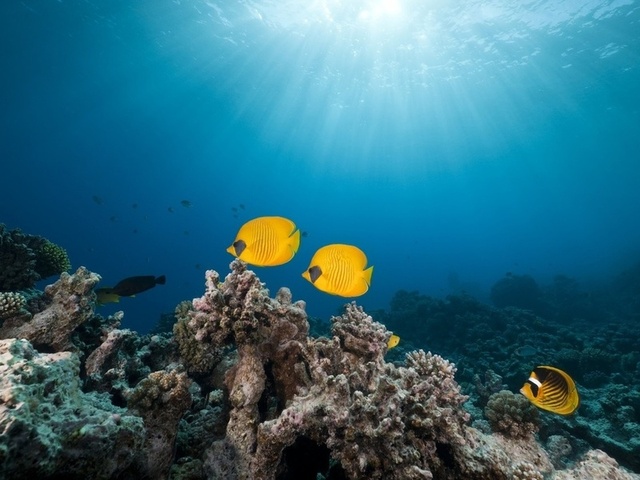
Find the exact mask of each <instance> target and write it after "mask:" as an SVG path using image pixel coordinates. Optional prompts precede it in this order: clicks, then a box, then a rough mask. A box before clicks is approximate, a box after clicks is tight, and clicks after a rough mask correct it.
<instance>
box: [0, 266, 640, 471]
mask: <svg viewBox="0 0 640 480" xmlns="http://www.w3.org/2000/svg"><path fill="white" fill-rule="evenodd" d="M96 281H97V276H96V275H95V274H92V273H90V272H88V271H86V269H82V268H81V269H79V270H78V271H77V272H76V273H75V274H74V275H68V274H62V276H61V279H60V280H59V281H58V282H56V284H54V285H52V286H49V287H47V289H46V290H45V293H44V294H42V295H34V296H31V300H27V302H26V305H24V306H23V309H24V310H27V311H28V314H23V313H20V314H19V315H17V316H14V315H13V314H12V315H10V316H9V317H7V318H6V319H5V320H4V323H3V324H2V326H1V327H0V332H1V333H3V334H4V335H11V334H13V335H21V336H22V335H24V336H27V338H29V339H30V340H31V341H32V342H33V346H32V345H31V344H30V343H29V342H27V341H26V340H17V339H15V338H13V339H5V340H1V341H0V431H2V435H1V436H0V472H2V473H3V474H5V475H7V476H8V477H7V478H16V479H22V478H41V479H56V478H62V477H64V478H99V479H118V480H132V479H138V478H142V479H151V478H153V479H161V480H162V479H169V478H170V479H174V480H177V479H189V480H204V479H209V478H220V479H228V480H248V479H251V480H254V479H255V480H276V479H277V480H293V479H316V478H324V479H326V480H338V479H341V480H344V479H351V480H359V479H390V480H400V479H402V480H404V479H407V480H411V479H438V480H457V479H461V478H464V479H466V480H486V479H492V480H510V479H522V480H525V479H527V480H528V479H532V480H538V479H540V478H548V479H551V480H553V479H568V478H594V479H598V478H612V479H621V480H631V479H634V480H638V478H639V477H638V476H636V475H633V474H631V473H628V472H626V471H624V470H623V469H622V468H620V467H619V466H618V465H617V464H616V462H615V461H614V460H613V459H611V458H610V457H608V456H607V455H606V454H604V453H603V452H599V451H595V452H589V453H587V456H586V457H584V459H583V460H582V461H581V462H579V463H578V464H577V465H575V466H573V467H572V470H555V469H554V467H555V468H567V467H571V465H572V464H571V459H570V458H569V455H575V453H576V452H578V454H582V453H584V452H585V451H586V449H587V448H586V447H587V446H588V445H587V444H586V443H585V442H584V441H583V442H582V443H578V442H577V441H576V440H575V438H576V436H577V434H581V435H582V436H583V437H589V435H593V436H595V435H596V434H597V432H596V427H594V428H591V429H589V430H587V425H588V424H589V422H588V421H587V420H586V418H587V417H586V416H585V418H582V417H581V416H578V418H577V419H573V418H571V419H561V420H560V421H558V420H552V421H547V422H545V423H543V424H542V425H541V428H540V431H539V437H540V439H541V440H543V441H546V443H545V445H546V449H547V450H548V452H547V451H545V449H544V448H542V444H541V443H538V438H537V437H536V435H534V434H533V431H534V430H535V428H536V422H535V418H534V417H535V414H536V413H537V411H536V410H535V409H533V407H532V406H531V405H529V404H528V403H527V402H526V401H525V402H524V403H523V400H524V397H521V396H519V395H514V394H513V393H510V392H508V391H505V392H500V391H499V390H500V389H503V388H504V385H505V384H509V383H510V380H509V378H503V377H501V376H500V375H498V374H497V373H496V371H502V368H503V367H504V365H505V364H506V365H512V366H513V365H514V363H512V362H519V361H522V357H520V356H518V355H516V356H514V357H513V359H510V358H509V357H505V356H503V357H500V356H499V355H497V354H496V358H497V360H496V359H494V361H493V363H494V366H495V368H496V369H495V370H493V371H491V370H489V368H488V366H489V364H490V363H489V361H488V360H486V361H485V360H484V359H481V361H480V360H478V361H477V363H479V364H480V365H478V366H476V368H475V371H473V370H469V371H467V372H463V373H462V377H463V378H466V379H467V380H466V381H467V382H468V383H467V385H468V387H469V393H470V395H474V396H475V401H474V402H473V403H474V404H472V402H467V397H466V396H465V395H463V394H462V391H461V388H460V386H459V385H458V383H457V381H456V378H457V374H458V372H457V371H456V368H455V366H454V365H453V364H452V363H450V362H449V361H447V360H445V358H444V356H441V355H438V354H435V353H430V352H425V351H424V350H420V349H416V350H414V351H410V352H409V353H407V354H406V355H404V358H402V359H401V358H400V355H399V354H398V353H397V351H398V349H394V350H393V351H391V352H388V351H387V341H388V339H389V337H390V332H389V331H388V330H387V329H386V327H385V326H384V325H382V324H381V323H378V322H376V321H374V320H373V319H372V317H371V316H369V315H368V314H367V313H365V312H364V311H363V309H362V308H360V307H358V306H357V305H356V304H354V303H352V304H348V305H347V306H346V307H345V311H344V313H343V314H342V315H340V316H336V317H334V318H333V319H332V325H331V332H330V335H329V336H327V337H312V336H309V322H308V318H307V315H306V312H305V304H304V302H301V301H296V302H294V301H293V298H292V295H291V292H290V291H289V290H288V289H286V288H282V289H280V290H279V291H278V293H277V294H276V295H275V298H271V297H270V295H269V292H268V291H267V290H266V288H265V286H264V284H262V283H261V282H260V280H259V279H258V278H257V276H256V275H255V274H254V273H253V272H252V271H250V270H248V269H247V267H246V265H245V264H243V263H242V262H241V261H239V260H235V261H234V262H233V263H232V264H231V273H230V274H229V275H227V276H226V278H225V279H224V280H221V279H220V276H219V275H218V274H217V273H216V272H214V271H209V272H207V274H206V281H207V288H206V291H205V293H204V295H203V296H202V297H200V298H196V299H194V300H193V301H192V302H183V303H181V304H180V305H179V306H178V308H176V312H175V318H176V323H175V325H174V327H173V330H174V333H173V335H171V334H169V333H155V334H152V335H146V336H140V335H138V334H137V333H135V332H132V331H129V330H121V329H120V328H119V326H120V320H121V319H122V314H121V313H119V314H116V315H115V316H113V317H109V318H106V319H104V318H102V317H100V316H99V315H95V314H94V313H93V310H92V304H93V301H94V298H95V295H94V294H93V292H92V287H93V285H95V283H96ZM407 298H408V299H409V300H410V298H411V295H410V296H409V297H407ZM19 303H22V302H19ZM422 304H423V305H422V306H421V307H420V310H421V311H423V310H424V311H427V312H430V313H429V314H430V315H434V316H435V317H436V323H437V324H439V325H441V326H442V329H443V331H444V330H445V328H444V325H447V324H449V325H450V329H449V330H450V331H449V336H451V335H453V336H455V337H456V338H455V341H453V340H451V341H450V342H451V345H455V342H458V343H460V341H461V340H463V339H464V338H465V336H468V335H473V336H474V338H475V339H476V340H477V342H478V344H479V345H480V346H479V347H474V348H486V351H492V350H491V348H490V347H491V346H496V345H498V346H499V345H501V343H500V342H505V341H506V342H514V341H515V340H517V339H518V338H519V335H526V336H530V335H531V332H532V331H533V329H535V330H536V331H538V333H540V331H542V335H547V333H546V332H545V331H544V326H543V325H542V324H541V323H540V322H539V319H538V317H536V316H535V315H533V314H531V313H529V312H523V311H521V310H517V309H509V310H501V311H496V310H495V309H492V308H491V307H487V306H482V305H480V304H478V303H474V302H473V301H471V300H470V299H469V298H467V297H461V298H454V299H450V300H448V301H447V302H438V301H430V300H426V301H424V302H422ZM405 306H406V307H409V305H408V303H407V305H405ZM405 306H403V308H405ZM423 307H424V308H423ZM409 310H410V308H406V309H405V310H404V311H409ZM451 318H454V319H455V320H456V321H455V322H454V321H451ZM514 318H515V319H516V320H517V321H518V322H520V323H522V324H523V325H525V326H520V324H518V325H516V326H512V325H509V322H510V320H513V319H514ZM474 322H475V324H476V325H477V326H476V327H471V328H470V327H469V325H474ZM492 329H493V330H492ZM467 330H469V332H467ZM495 330H498V331H500V332H501V333H502V334H504V336H505V337H506V338H496V336H495V335H492V331H495ZM568 335H569V334H568ZM538 338H547V337H538ZM608 338H609V337H607V338H606V339H605V341H606V340H608ZM616 338H617V337H616ZM623 340H624V339H623V338H622V337H620V341H623ZM409 343H410V340H406V341H405V344H409ZM466 344H467V345H470V344H471V342H467V343H466ZM588 345H589V346H590V347H593V350H590V352H591V354H590V356H589V358H591V357H594V358H595V356H596V355H598V358H601V359H602V358H608V357H607V356H603V355H602V354H601V353H600V351H599V350H598V349H603V348H604V347H603V344H602V342H600V341H593V342H591V343H589V344H588ZM569 347H570V345H569V344H567V346H566V348H567V349H569ZM38 349H40V352H38V351H37V350H38ZM537 350H540V351H545V349H544V348H543V347H538V348H537ZM44 352H54V353H44ZM455 352H456V355H457V356H458V357H459V358H462V359H465V360H466V359H468V358H472V356H475V357H474V358H476V359H478V358H479V357H478V356H477V353H478V352H477V351H475V350H473V348H468V347H465V348H464V349H462V348H461V349H460V350H456V351H455ZM391 355H395V359H394V362H393V363H391V362H390V361H389V358H390V356H391ZM634 358H635V357H633V356H629V357H628V358H625V359H624V360H620V359H616V360H615V361H616V362H622V361H624V362H625V364H627V365H628V366H629V368H628V370H627V371H628V373H629V374H630V375H633V374H634V370H633V368H634V365H635V364H636V363H637V361H635V362H634ZM509 362H511V363H509ZM465 363H467V367H466V368H469V367H468V365H469V364H470V363H471V362H468V361H466V362H465ZM527 371H528V368H527ZM480 373H484V376H481V374H480ZM519 380H520V379H519ZM520 381H521V380H520ZM474 384H475V386H476V389H475V391H476V392H475V393H474V389H473V385H474ZM584 399H585V404H584V408H585V410H587V412H588V413H589V414H596V415H599V416H600V417H601V418H607V419H608V420H607V421H608V422H611V424H612V425H613V424H614V423H615V424H616V425H619V426H620V429H621V431H622V430H624V432H625V435H630V434H631V433H630V432H631V430H632V429H633V425H635V423H634V422H635V417H634V415H635V412H636V408H637V406H638V402H637V398H636V395H635V393H634V392H624V391H623V389H622V388H621V389H618V390H616V391H615V395H614V394H612V395H610V396H604V397H602V398H597V399H596V398H595V395H594V396H592V395H591V393H589V392H585V395H584ZM480 408H484V409H485V412H486V416H487V419H488V420H482V419H481V417H482V413H478V414H477V415H476V419H475V420H476V421H475V423H474V425H475V424H477V425H478V426H482V428H483V431H482V432H481V431H479V430H477V429H476V428H473V427H471V426H470V423H471V419H470V414H469V411H473V412H479V411H480V410H479V409H480ZM558 422H562V423H558ZM490 424H491V425H492V426H493V429H494V430H496V431H498V433H491V431H490V429H489V425H490ZM572 430H573V432H574V433H576V436H572V435H571V434H570V433H567V432H570V431H572ZM603 431H606V432H607V433H608V432H609V431H608V430H604V429H603ZM634 435H635V434H634ZM593 440H594V441H595V440H597V439H596V438H593ZM634 445H635V444H634V443H633V442H631V443H630V444H629V450H620V452H621V453H623V454H624V455H628V456H629V458H631V455H633V453H634V449H635V448H636V447H635V446H634ZM628 460H629V459H628ZM632 461H633V460H629V462H632ZM552 462H553V464H552ZM5 472H6V473H5ZM598 475H601V476H598Z"/></svg>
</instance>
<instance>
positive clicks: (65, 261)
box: [32, 239, 71, 278]
mask: <svg viewBox="0 0 640 480" xmlns="http://www.w3.org/2000/svg"><path fill="white" fill-rule="evenodd" d="M32 243H34V242H32ZM36 245H37V246H36ZM36 245H33V246H32V248H33V250H34V251H35V254H36V266H35V270H36V272H37V273H38V275H40V278H48V277H51V276H53V275H60V274H61V273H62V272H66V271H67V270H69V269H70V268H71V262H70V261H69V256H68V255H67V251H66V250H65V249H64V248H62V247H61V246H59V245H56V244H55V243H53V242H50V241H49V240H46V239H43V240H42V241H41V242H37V244H36Z"/></svg>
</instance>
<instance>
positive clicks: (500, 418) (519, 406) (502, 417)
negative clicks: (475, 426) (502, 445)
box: [484, 390, 538, 438]
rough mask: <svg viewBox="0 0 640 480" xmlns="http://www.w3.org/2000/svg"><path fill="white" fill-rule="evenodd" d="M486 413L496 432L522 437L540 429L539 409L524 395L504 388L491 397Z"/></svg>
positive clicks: (485, 409)
mask: <svg viewBox="0 0 640 480" xmlns="http://www.w3.org/2000/svg"><path fill="white" fill-rule="evenodd" d="M484 415H485V417H486V418H487V420H488V421H489V424H490V425H491V428H492V429H493V431H494V432H499V433H502V434H503V435H506V436H507V437H512V438H521V437H528V436H530V435H533V434H534V433H535V432H537V431H538V411H537V410H536V408H535V407H534V406H533V405H531V403H529V401H528V400H527V399H526V398H524V397H523V396H522V395H519V394H514V393H513V392H511V391H509V390H502V391H500V392H498V393H494V394H493V395H491V396H490V397H489V401H488V402H487V406H486V407H485V408H484Z"/></svg>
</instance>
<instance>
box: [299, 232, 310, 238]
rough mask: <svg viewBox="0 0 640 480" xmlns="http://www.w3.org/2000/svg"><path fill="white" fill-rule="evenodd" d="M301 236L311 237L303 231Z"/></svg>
mask: <svg viewBox="0 0 640 480" xmlns="http://www.w3.org/2000/svg"><path fill="white" fill-rule="evenodd" d="M300 235H302V236H303V237H308V236H309V234H308V233H307V232H305V231H303V232H302V233H301V234H300Z"/></svg>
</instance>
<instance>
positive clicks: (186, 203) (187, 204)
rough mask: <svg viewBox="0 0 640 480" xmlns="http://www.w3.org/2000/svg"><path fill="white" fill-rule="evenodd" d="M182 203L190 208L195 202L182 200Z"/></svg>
mask: <svg viewBox="0 0 640 480" xmlns="http://www.w3.org/2000/svg"><path fill="white" fill-rule="evenodd" d="M180 205H182V206H183V207H185V208H189V207H190V206H191V205H193V204H192V203H191V202H190V201H189V200H181V201H180Z"/></svg>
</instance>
